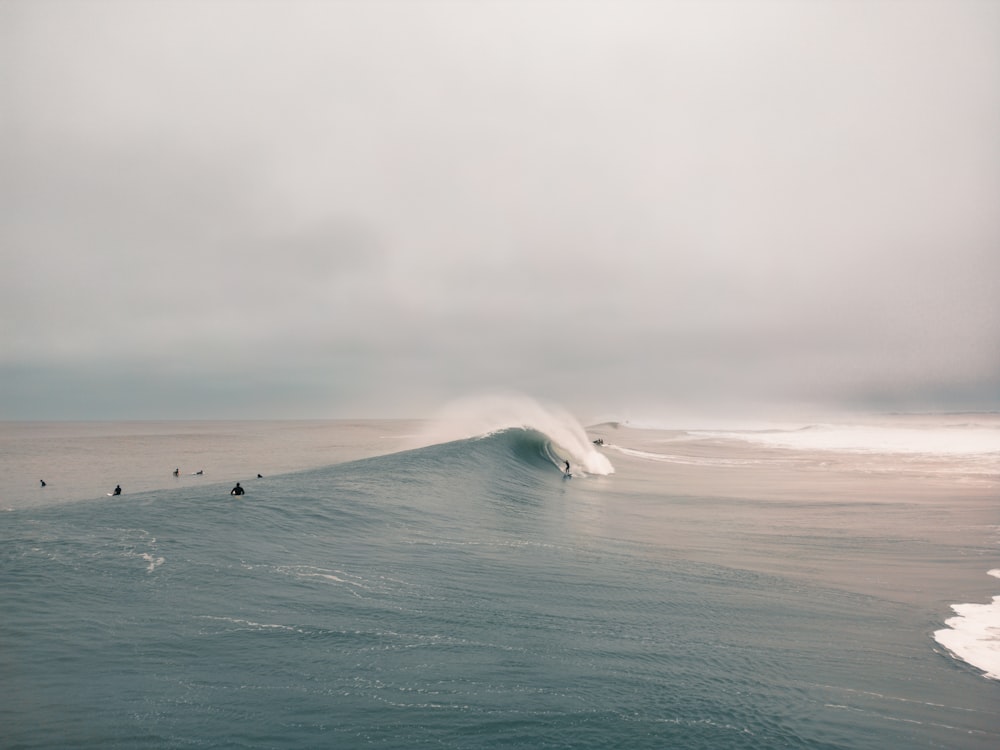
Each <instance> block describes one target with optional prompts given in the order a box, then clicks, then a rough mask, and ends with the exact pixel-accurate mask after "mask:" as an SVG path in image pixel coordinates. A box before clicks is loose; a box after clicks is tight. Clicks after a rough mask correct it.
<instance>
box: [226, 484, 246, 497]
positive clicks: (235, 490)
mask: <svg viewBox="0 0 1000 750" xmlns="http://www.w3.org/2000/svg"><path fill="white" fill-rule="evenodd" d="M229 494H230V495H242V494H243V488H242V487H240V483H239V482H237V483H236V486H235V487H233V488H232V489H231V490H229Z"/></svg>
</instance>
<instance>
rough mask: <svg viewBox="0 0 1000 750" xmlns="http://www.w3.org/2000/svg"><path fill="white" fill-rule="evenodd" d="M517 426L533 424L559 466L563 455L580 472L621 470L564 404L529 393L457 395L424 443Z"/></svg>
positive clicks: (420, 440)
mask: <svg viewBox="0 0 1000 750" xmlns="http://www.w3.org/2000/svg"><path fill="white" fill-rule="evenodd" d="M511 429H522V430H527V431H532V430H533V431H535V432H538V433H540V434H541V435H543V436H544V437H545V439H546V442H545V445H544V452H545V455H546V456H547V458H548V459H549V460H550V461H551V462H552V463H553V465H555V466H559V467H561V466H562V462H563V461H569V462H570V467H571V471H574V472H578V471H583V472H584V473H586V474H597V475H601V476H606V475H608V474H613V473H614V471H615V469H614V466H612V465H611V462H610V461H609V460H608V458H607V456H605V455H604V454H603V453H601V452H600V451H598V450H597V449H596V448H595V447H594V444H593V443H592V442H591V441H590V439H589V438H588V437H587V433H586V431H585V430H584V429H583V426H582V425H581V424H580V423H579V422H578V421H577V420H576V418H574V417H573V416H572V415H571V414H569V413H568V412H566V411H565V410H563V409H561V408H559V407H556V406H552V405H543V404H541V403H539V402H538V401H535V400H534V399H531V398H528V397H527V396H517V395H503V396H481V397H476V398H467V399H461V400H459V401H454V402H452V403H450V404H448V405H447V406H446V407H445V408H444V409H443V410H442V411H441V413H440V414H439V415H438V416H437V418H435V419H434V420H433V421H432V423H431V425H430V427H429V428H428V429H427V431H426V432H425V433H424V434H423V435H421V436H420V437H419V438H418V443H419V444H420V445H424V446H427V445H436V444H440V443H449V442H454V441H458V440H464V439H468V438H477V437H486V436H488V435H493V434H495V433H498V432H502V431H505V430H511Z"/></svg>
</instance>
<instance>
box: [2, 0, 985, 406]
mask: <svg viewBox="0 0 1000 750" xmlns="http://www.w3.org/2000/svg"><path fill="white" fill-rule="evenodd" d="M0 71H2V75H0V260H2V270H3V273H0V311H2V315H0V321H2V322H0V419H127V418H142V419H155V418H195V417H203V418H218V419H223V418H302V417H323V418H327V417H329V418H334V417H409V416H425V415H427V414H429V413H431V412H433V411H434V410H435V409H436V408H437V407H438V406H440V405H441V404H443V403H446V402H448V401H451V400H453V399H456V398H462V397H466V396H469V395H470V394H476V393H483V392H494V391H496V390H504V391H507V390H510V391H515V392H521V393H526V394H528V395H530V396H532V397H535V398H538V399H541V400H544V401H550V402H554V403H558V404H560V405H561V406H563V407H565V408H567V409H569V410H571V411H573V412H574V413H577V414H586V415H589V416H598V415H605V416H607V415H620V416H624V415H640V414H655V415H666V414H670V413H672V412H673V411H675V410H681V409H682V410H684V411H685V412H687V413H694V412H698V411H699V410H701V411H706V412H707V411H711V412H715V413H745V412H750V411H753V410H759V411H762V412H767V413H771V412H773V413H778V412H779V411H781V410H785V411H794V410H796V409H806V408H808V409H813V410H824V409H825V410H837V409H870V410H905V411H935V410H948V411H963V410H998V409H1000V211H998V210H997V209H998V206H1000V139H998V138H997V133H1000V3H996V2H989V1H988V0H913V2H906V3H899V2H891V1H884V2H880V1H878V0H875V1H872V2H866V3H843V2H835V1H833V0H815V1H814V2H809V3H793V2H782V1H781V0H748V1H747V2H735V1H727V0H714V1H709V2H693V1H691V2H682V1H676V2H641V1H638V0H636V1H634V2H628V1H626V2H611V1H610V0H609V1H607V2H605V1H602V0H594V1H593V2H569V1H568V0H541V1H540V2H531V3H528V2H512V1H508V2H501V1H497V0H483V1H482V2H474V3H461V2H448V1H447V0H414V1H413V2H393V1H391V0H385V1H382V0H375V1H374V2H360V1H358V2H350V1H348V2H337V3H329V2H319V1H316V2H312V1H309V0H301V1H299V2H295V3H282V2H276V1H274V2H272V1H270V0H259V1H255V2H250V1H247V2H238V1H235V0H234V1H231V2H222V1H219V2H195V1H194V0H177V1H173V2H168V1H166V0H159V1H157V0H151V1H148V2H142V3H133V2H124V1H115V0H81V1H80V2H59V1H57V0H30V1H29V0H5V1H4V2H0Z"/></svg>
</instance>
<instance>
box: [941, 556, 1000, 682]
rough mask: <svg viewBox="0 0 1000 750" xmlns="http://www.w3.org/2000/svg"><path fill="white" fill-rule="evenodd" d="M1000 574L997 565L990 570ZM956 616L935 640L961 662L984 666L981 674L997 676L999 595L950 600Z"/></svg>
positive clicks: (999, 661) (999, 676) (999, 675)
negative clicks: (976, 599)
mask: <svg viewBox="0 0 1000 750" xmlns="http://www.w3.org/2000/svg"><path fill="white" fill-rule="evenodd" d="M989 575H991V576H994V577H996V578H1000V569H994V570H991V571H989ZM951 608H952V610H954V612H955V615H956V616H955V617H951V618H949V619H947V620H945V623H944V624H945V625H946V626H947V627H946V628H943V629H942V630H938V631H936V632H935V633H934V640H936V641H937V642H938V643H940V644H941V645H942V646H944V647H945V648H946V649H948V651H950V652H951V653H952V654H954V655H955V656H957V657H958V658H959V659H961V660H962V661H964V662H967V663H968V664H971V665H972V666H974V667H977V668H978V669H981V670H983V673H984V676H986V677H989V678H991V679H994V680H1000V596H994V597H993V601H992V602H991V603H990V604H953V605H951Z"/></svg>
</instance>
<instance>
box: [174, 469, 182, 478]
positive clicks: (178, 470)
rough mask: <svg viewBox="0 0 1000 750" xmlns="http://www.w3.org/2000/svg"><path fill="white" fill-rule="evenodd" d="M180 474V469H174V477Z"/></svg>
mask: <svg viewBox="0 0 1000 750" xmlns="http://www.w3.org/2000/svg"><path fill="white" fill-rule="evenodd" d="M180 474H181V470H180V469H174V476H175V477H177V476H180Z"/></svg>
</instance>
